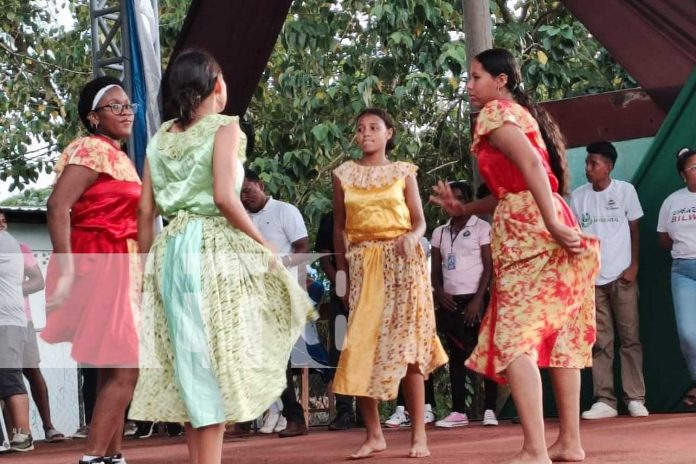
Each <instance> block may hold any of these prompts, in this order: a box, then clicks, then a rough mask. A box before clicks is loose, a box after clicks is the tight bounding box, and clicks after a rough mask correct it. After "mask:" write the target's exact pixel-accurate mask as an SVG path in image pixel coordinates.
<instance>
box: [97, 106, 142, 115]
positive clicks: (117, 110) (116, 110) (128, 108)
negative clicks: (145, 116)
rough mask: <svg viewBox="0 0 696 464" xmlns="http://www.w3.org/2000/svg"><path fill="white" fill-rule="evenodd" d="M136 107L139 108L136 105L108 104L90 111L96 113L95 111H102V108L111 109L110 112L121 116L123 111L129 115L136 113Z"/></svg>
mask: <svg viewBox="0 0 696 464" xmlns="http://www.w3.org/2000/svg"><path fill="white" fill-rule="evenodd" d="M138 106H140V105H139V104H138V103H126V104H123V103H109V104H108V105H104V106H97V107H96V108H94V110H92V111H97V110H103V109H104V108H109V109H111V112H112V113H113V114H114V115H116V116H121V115H122V114H123V112H124V111H130V112H131V113H133V114H135V113H137V112H138Z"/></svg>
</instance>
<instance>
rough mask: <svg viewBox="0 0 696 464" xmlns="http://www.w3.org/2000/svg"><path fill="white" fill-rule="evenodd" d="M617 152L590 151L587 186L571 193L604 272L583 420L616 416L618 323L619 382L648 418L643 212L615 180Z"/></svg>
mask: <svg viewBox="0 0 696 464" xmlns="http://www.w3.org/2000/svg"><path fill="white" fill-rule="evenodd" d="M616 158H617V154H616V149H615V148H614V146H613V145H612V144H611V143H609V142H596V143H593V144H591V145H589V146H588V147H587V158H586V159H585V175H586V176H587V180H588V181H589V183H587V184H585V185H582V186H580V187H578V188H577V189H576V190H575V191H573V193H572V195H571V202H570V206H571V208H572V209H573V212H574V213H575V215H576V216H577V219H578V222H579V223H580V226H581V227H582V229H583V232H584V233H586V234H588V235H594V236H597V237H599V240H600V248H601V269H600V273H599V277H597V280H596V282H595V306H596V310H597V316H596V317H597V340H596V342H595V345H594V348H593V350H592V362H593V365H592V383H593V387H594V388H593V390H594V391H593V394H594V399H595V403H594V404H593V405H592V407H591V408H590V409H589V410H587V411H585V412H583V413H582V418H583V419H604V418H607V417H614V416H616V415H617V414H618V412H617V400H616V394H615V392H614V324H616V328H617V329H618V333H619V343H620V345H621V348H620V355H621V356H620V357H621V383H622V384H623V390H624V398H623V400H624V401H625V402H626V404H627V406H628V412H629V413H630V415H631V416H633V417H642V416H647V415H648V410H647V409H646V408H645V405H644V403H645V381H644V380H643V348H642V346H641V342H640V334H639V317H638V288H637V285H636V275H637V274H638V249H639V241H638V220H639V219H640V218H641V217H642V216H643V210H642V208H641V206H640V202H639V201H638V194H637V193H636V190H635V188H634V187H633V185H631V184H630V183H628V182H624V181H620V180H616V179H612V178H611V175H610V174H611V171H612V169H614V165H615V163H616Z"/></svg>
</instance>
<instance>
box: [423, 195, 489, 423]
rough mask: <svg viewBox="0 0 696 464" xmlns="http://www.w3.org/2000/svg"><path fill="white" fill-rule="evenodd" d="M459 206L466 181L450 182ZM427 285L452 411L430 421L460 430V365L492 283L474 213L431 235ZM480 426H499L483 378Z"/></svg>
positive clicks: (484, 235)
mask: <svg viewBox="0 0 696 464" xmlns="http://www.w3.org/2000/svg"><path fill="white" fill-rule="evenodd" d="M449 185H450V188H451V189H452V193H453V194H454V196H455V197H456V198H458V199H459V200H460V201H461V202H462V203H468V202H470V201H472V200H473V198H472V195H471V194H472V192H471V188H470V187H469V185H468V184H467V183H466V182H450V184H449ZM431 242H432V245H433V256H432V263H433V265H432V273H431V276H432V283H433V289H434V292H435V301H436V302H437V305H438V310H437V320H438V323H439V325H440V330H442V332H443V333H444V334H445V338H446V340H447V346H448V348H449V355H450V363H449V366H450V369H449V373H450V382H451V385H452V412H451V413H450V414H449V415H448V416H447V417H445V418H444V419H442V420H439V421H437V422H436V423H435V425H436V426H438V427H445V428H451V427H461V426H464V425H467V424H468V423H469V418H468V416H467V414H466V412H465V411H466V396H467V392H466V387H465V379H466V377H465V376H466V367H465V366H464V361H466V358H468V357H469V355H470V354H471V353H472V352H473V350H474V348H475V347H476V343H477V342H478V333H479V329H480V327H481V318H482V317H483V313H484V311H485V310H486V304H487V303H488V285H489V282H490V280H491V270H492V257H491V245H490V243H491V226H490V225H489V224H488V223H487V222H486V221H483V220H482V219H479V218H478V217H477V216H476V215H473V214H472V215H461V216H459V215H457V216H452V217H451V218H450V220H449V221H447V224H445V225H443V226H440V227H438V228H436V229H435V230H434V231H433V235H432V239H431ZM483 384H484V394H485V397H484V398H485V399H484V413H483V425H498V420H497V418H496V415H495V409H496V400H497V395H498V385H497V384H496V383H495V382H494V381H493V380H491V379H489V378H485V379H484V383H483Z"/></svg>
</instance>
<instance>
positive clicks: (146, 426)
mask: <svg viewBox="0 0 696 464" xmlns="http://www.w3.org/2000/svg"><path fill="white" fill-rule="evenodd" d="M137 424H138V428H137V429H136V430H135V434H133V436H134V437H135V438H150V437H151V436H152V434H153V433H155V423H154V422H140V421H138V422H137Z"/></svg>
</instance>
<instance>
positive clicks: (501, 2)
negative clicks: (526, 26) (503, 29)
mask: <svg viewBox="0 0 696 464" xmlns="http://www.w3.org/2000/svg"><path fill="white" fill-rule="evenodd" d="M464 1H466V0H464ZM495 3H496V4H497V5H498V9H499V10H500V16H502V18H503V22H504V23H505V24H512V23H514V22H515V17H514V16H513V15H512V12H511V11H510V9H509V8H508V6H507V2H506V1H505V0H495Z"/></svg>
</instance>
